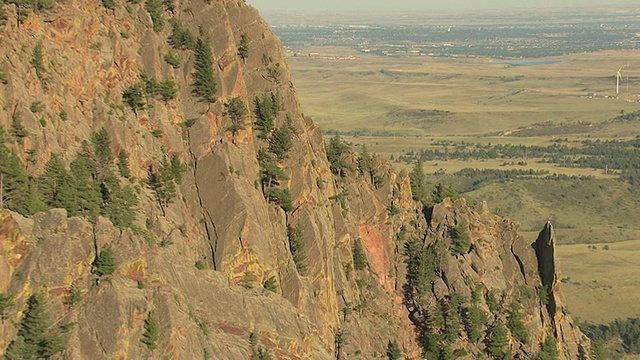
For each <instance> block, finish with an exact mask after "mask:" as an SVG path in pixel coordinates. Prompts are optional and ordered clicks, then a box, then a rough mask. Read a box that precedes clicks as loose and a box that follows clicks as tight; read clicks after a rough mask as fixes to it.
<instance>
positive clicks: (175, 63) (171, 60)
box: [164, 52, 180, 69]
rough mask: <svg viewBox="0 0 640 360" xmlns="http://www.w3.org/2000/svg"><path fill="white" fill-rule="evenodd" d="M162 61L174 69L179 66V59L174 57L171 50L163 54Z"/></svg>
mask: <svg viewBox="0 0 640 360" xmlns="http://www.w3.org/2000/svg"><path fill="white" fill-rule="evenodd" d="M164 61H165V62H166V63H167V64H169V65H171V67H173V68H174V69H177V68H179V67H180V60H178V58H176V57H175V56H174V55H173V53H171V52H168V53H166V54H165V55H164Z"/></svg>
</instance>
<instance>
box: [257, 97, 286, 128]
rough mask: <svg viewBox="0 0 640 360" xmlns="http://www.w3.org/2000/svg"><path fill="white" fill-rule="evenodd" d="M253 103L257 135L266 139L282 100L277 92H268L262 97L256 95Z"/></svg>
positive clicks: (280, 109) (280, 107) (280, 108)
mask: <svg viewBox="0 0 640 360" xmlns="http://www.w3.org/2000/svg"><path fill="white" fill-rule="evenodd" d="M254 104H255V115H256V121H255V126H256V128H257V129H258V130H259V131H260V133H259V134H258V137H259V138H261V139H267V138H268V136H269V134H270V133H271V130H273V124H274V121H275V119H276V117H277V116H278V113H279V112H280V111H282V110H283V109H282V108H283V106H282V100H281V99H280V96H279V94H278V93H275V94H274V93H270V94H264V95H263V96H262V99H260V98H258V97H256V98H255V100H254Z"/></svg>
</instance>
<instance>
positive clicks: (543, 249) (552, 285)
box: [533, 222, 589, 358]
mask: <svg viewBox="0 0 640 360" xmlns="http://www.w3.org/2000/svg"><path fill="white" fill-rule="evenodd" d="M533 247H534V249H535V251H536V255H537V258H538V267H539V269H540V277H541V281H542V284H543V285H544V286H545V289H546V290H547V291H548V292H549V295H548V299H549V302H548V303H547V311H548V313H549V316H550V317H551V321H552V325H553V330H554V331H555V336H556V338H558V339H562V342H561V343H560V344H561V345H563V346H562V347H561V352H562V354H563V355H564V356H565V357H566V358H571V355H572V354H585V353H587V352H588V349H589V347H588V346H587V345H586V342H585V341H584V340H583V339H584V335H582V334H581V333H580V332H579V331H578V330H577V326H576V325H575V324H574V323H573V320H572V319H571V318H570V317H569V316H568V314H567V312H566V303H565V300H564V295H563V294H562V290H561V284H562V283H561V282H560V280H559V278H560V277H559V273H560V271H559V269H558V259H557V257H556V235H555V232H554V231H553V225H552V224H551V222H547V223H546V224H545V226H544V228H543V229H542V231H540V234H539V235H538V238H537V239H536V242H535V243H533Z"/></svg>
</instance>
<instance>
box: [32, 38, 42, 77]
mask: <svg viewBox="0 0 640 360" xmlns="http://www.w3.org/2000/svg"><path fill="white" fill-rule="evenodd" d="M31 66H33V68H34V69H35V70H36V76H38V79H40V80H42V77H43V76H44V75H43V73H44V72H45V67H44V50H43V49H42V42H38V43H37V44H36V46H34V47H33V53H32V55H31Z"/></svg>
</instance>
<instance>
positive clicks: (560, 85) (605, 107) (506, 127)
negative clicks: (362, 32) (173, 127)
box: [288, 47, 640, 322]
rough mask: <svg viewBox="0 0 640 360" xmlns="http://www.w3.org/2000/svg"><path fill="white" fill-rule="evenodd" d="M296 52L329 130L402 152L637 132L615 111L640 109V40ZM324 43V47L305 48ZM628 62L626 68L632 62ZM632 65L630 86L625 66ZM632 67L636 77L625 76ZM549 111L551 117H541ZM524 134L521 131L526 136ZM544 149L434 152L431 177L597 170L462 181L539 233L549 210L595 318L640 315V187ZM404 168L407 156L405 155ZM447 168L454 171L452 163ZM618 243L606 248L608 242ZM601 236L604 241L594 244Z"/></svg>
mask: <svg viewBox="0 0 640 360" xmlns="http://www.w3.org/2000/svg"><path fill="white" fill-rule="evenodd" d="M291 53H292V54H293V53H297V54H298V55H297V56H295V57H294V56H290V57H289V58H288V62H289V65H290V67H291V69H292V71H293V76H294V83H295V84H296V87H297V88H298V94H299V97H300V100H301V103H302V109H303V111H304V112H305V114H306V115H308V116H311V117H312V118H313V119H314V120H315V121H316V122H317V123H318V124H320V126H321V127H322V128H323V129H324V130H325V131H336V130H337V131H340V132H343V133H347V134H350V135H343V136H342V137H343V139H345V140H347V141H349V142H352V143H354V144H362V143H366V144H367V147H368V149H369V150H370V151H374V152H377V153H380V154H383V155H385V156H387V157H391V156H392V155H393V157H395V158H397V157H398V156H400V155H403V154H405V153H407V152H409V151H419V150H420V149H429V148H434V147H435V145H434V144H433V143H434V142H435V141H442V140H448V141H466V142H471V143H481V144H487V143H491V144H522V145H541V146H549V145H551V144H553V143H554V142H555V141H556V140H557V139H566V141H565V142H564V143H565V144H569V146H572V145H571V144H579V142H580V141H582V140H585V139H602V140H610V139H618V140H623V139H627V140H628V139H633V138H635V137H636V136H640V122H637V121H636V122H613V121H611V120H612V119H613V118H615V117H616V116H617V115H619V114H620V113H621V112H622V111H624V112H631V111H636V110H640V103H638V100H640V56H639V55H640V52H639V51H606V52H598V53H585V54H574V55H568V56H563V57H558V58H554V59H553V60H557V62H554V63H547V64H542V65H535V66H514V65H509V64H505V63H501V62H498V61H495V60H493V59H487V58H435V57H428V56H422V57H418V56H415V57H409V56H407V57H390V56H388V57H383V56H377V55H369V54H364V53H359V52H356V51H355V50H352V49H349V48H341V47H333V48H330V47H318V48H303V49H292V51H291ZM310 53H315V55H314V56H306V55H305V54H310ZM627 64H628V65H629V67H628V69H627V68H626V66H627ZM620 67H624V69H623V74H625V75H624V76H625V78H624V82H623V83H622V85H621V86H620V96H619V98H616V96H615V85H616V83H615V77H614V75H615V73H616V71H617V70H618V68H620ZM627 76H628V78H627ZM540 123H550V124H552V125H553V127H551V128H542V129H541V128H540V127H539V126H536V124H540ZM516 135H519V136H516ZM538 160H539V159H531V158H527V159H508V161H509V163H510V162H512V161H513V162H515V163H517V162H519V161H523V162H526V165H525V166H521V165H505V161H504V160H502V159H497V160H470V161H462V160H449V161H434V162H427V163H426V164H425V170H426V172H427V173H435V172H438V173H439V174H441V175H439V176H434V177H433V178H432V180H431V181H432V182H433V183H435V182H436V181H439V180H441V179H446V180H449V181H453V182H456V181H459V180H456V179H455V178H453V177H450V176H448V175H447V174H451V173H453V172H455V171H458V170H460V169H463V168H480V169H487V168H489V169H502V170H505V169H534V170H547V171H550V172H551V173H558V174H566V175H591V176H594V177H595V179H593V180H588V181H568V180H565V181H550V180H539V179H538V180H536V179H534V180H515V181H514V180H511V181H507V182H502V183H498V182H492V183H483V184H480V185H477V186H470V185H469V184H464V183H460V184H456V185H458V186H460V188H461V189H463V190H465V191H468V192H467V193H466V194H465V196H466V197H467V198H468V199H469V200H470V201H471V202H478V201H482V200H487V201H488V202H489V205H490V207H491V208H492V209H496V210H498V212H499V213H501V214H503V215H506V216H509V217H510V218H511V219H513V220H516V221H518V222H521V223H522V230H523V235H524V236H526V237H527V238H530V239H531V241H533V240H534V239H535V237H536V235H537V231H538V230H539V229H541V228H542V226H543V225H544V223H545V221H547V220H552V222H553V223H554V224H555V225H556V232H557V235H558V241H559V243H560V244H563V245H561V246H559V250H558V252H559V255H560V261H561V264H562V269H563V274H564V275H563V276H564V277H568V278H570V279H571V280H570V281H569V282H567V283H566V284H565V285H564V289H565V293H566V297H567V300H568V305H569V309H570V311H571V312H572V314H573V315H574V316H575V317H577V318H580V319H584V320H588V321H595V322H600V321H610V320H613V319H615V318H618V317H626V316H640V308H638V307H637V306H635V305H636V304H637V303H638V300H640V290H639V289H637V287H636V286H634V280H637V279H638V278H640V266H639V265H637V264H638V262H637V261H636V260H635V259H637V258H638V257H640V220H639V219H640V217H639V216H638V210H637V209H640V190H639V189H637V188H633V187H631V186H630V185H628V184H626V183H623V182H621V181H617V180H615V179H614V176H612V175H611V174H609V175H608V176H605V172H604V169H579V168H562V167H558V166H556V165H554V164H549V163H539V162H538ZM396 166H397V167H399V168H403V167H405V168H406V167H407V165H406V164H403V163H396ZM442 174H444V175H442ZM604 243H607V244H609V247H610V250H606V251H605V250H601V249H602V246H603V245H602V244H604ZM587 244H595V246H597V248H598V250H591V249H588V248H587Z"/></svg>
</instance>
